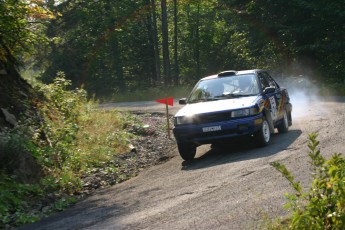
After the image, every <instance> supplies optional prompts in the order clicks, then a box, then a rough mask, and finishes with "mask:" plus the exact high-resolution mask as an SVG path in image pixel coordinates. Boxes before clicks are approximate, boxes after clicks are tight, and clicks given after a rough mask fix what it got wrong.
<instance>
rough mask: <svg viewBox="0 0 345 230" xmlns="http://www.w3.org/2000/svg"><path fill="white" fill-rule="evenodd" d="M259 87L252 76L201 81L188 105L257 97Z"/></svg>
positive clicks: (193, 91) (192, 93)
mask: <svg viewBox="0 0 345 230" xmlns="http://www.w3.org/2000/svg"><path fill="white" fill-rule="evenodd" d="M258 93H259V87H258V83H257V80H256V77H255V75H254V74H246V75H236V76H229V77H221V78H212V79H206V80H201V81H199V82H198V83H197V85H196V86H195V87H194V89H193V90H192V92H191V95H190V97H189V99H188V103H196V102H201V101H211V100H222V99H229V98H237V97H247V96H253V95H257V94H258Z"/></svg>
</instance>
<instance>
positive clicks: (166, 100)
mask: <svg viewBox="0 0 345 230" xmlns="http://www.w3.org/2000/svg"><path fill="white" fill-rule="evenodd" d="M156 102H158V103H162V104H165V109H166V114H167V127H168V137H169V139H170V124H169V108H168V105H170V106H173V105H174V98H172V97H169V98H163V99H158V100H156Z"/></svg>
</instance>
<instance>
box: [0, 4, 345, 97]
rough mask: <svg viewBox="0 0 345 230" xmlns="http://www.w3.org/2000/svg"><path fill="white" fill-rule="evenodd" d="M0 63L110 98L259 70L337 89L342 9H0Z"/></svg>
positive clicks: (344, 54)
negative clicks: (61, 77) (66, 81)
mask: <svg viewBox="0 0 345 230" xmlns="http://www.w3.org/2000/svg"><path fill="white" fill-rule="evenodd" d="M0 3H1V5H0V11H1V15H0V22H1V24H0V54H1V55H0V57H2V58H3V57H5V56H7V57H8V55H9V56H11V57H13V61H15V62H16V63H17V64H18V66H19V67H20V68H21V71H22V72H23V73H24V74H23V75H24V76H26V78H28V79H31V80H33V79H34V80H35V81H36V80H38V81H42V82H44V83H51V82H52V81H53V79H54V78H55V77H56V74H57V73H58V72H60V71H62V72H64V74H65V76H66V78H67V79H69V80H71V81H72V85H73V86H74V87H83V88H84V89H85V90H86V91H87V92H88V93H89V94H90V95H95V96H96V97H111V96H114V95H116V94H119V93H124V92H133V91H135V90H140V89H146V88H151V87H152V88H154V87H156V88H161V87H171V86H177V85H185V84H194V83H195V82H196V81H197V80H198V79H200V78H201V77H203V76H205V75H209V74H212V73H216V72H219V71H222V70H227V69H235V70H242V69H253V68H265V69H269V70H271V71H272V72H273V73H274V74H276V75H279V76H285V75H289V74H294V75H308V76H309V77H312V78H314V79H317V80H322V82H323V83H328V84H337V83H338V84H339V83H343V82H344V81H345V76H344V74H343V73H344V70H345V69H344V68H345V63H344V60H345V42H344V41H345V28H344V27H345V24H344V23H343V22H344V21H345V10H344V9H345V3H344V1H342V0H334V1H331V2H329V1H325V0H315V1H311V0H304V1H303V0H302V1H300V0H291V1H285V0H275V1H272V0H266V1H262V0H242V1H239V0H207V1H206V0H180V1H177V0H171V1H167V0H160V1H157V0H131V1H128V0H121V1H119V0H115V1H114V0H113V1H110V0H93V1H82V0H66V1H64V0H60V1H59V0H45V1H44V0H32V1H24V0H21V1H16V0H1V1H0Z"/></svg>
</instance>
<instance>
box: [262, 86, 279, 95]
mask: <svg viewBox="0 0 345 230" xmlns="http://www.w3.org/2000/svg"><path fill="white" fill-rule="evenodd" d="M275 91H276V88H274V87H266V88H265V89H264V94H268V93H274V92H275Z"/></svg>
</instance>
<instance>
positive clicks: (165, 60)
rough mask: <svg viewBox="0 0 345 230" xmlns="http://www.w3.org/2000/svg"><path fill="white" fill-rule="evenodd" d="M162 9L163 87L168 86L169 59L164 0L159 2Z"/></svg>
mask: <svg viewBox="0 0 345 230" xmlns="http://www.w3.org/2000/svg"><path fill="white" fill-rule="evenodd" d="M161 7H162V48H163V74H164V85H165V86H167V85H169V84H170V81H171V79H170V57H169V42H168V39H169V37H168V16H167V4H166V0H162V1H161Z"/></svg>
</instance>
